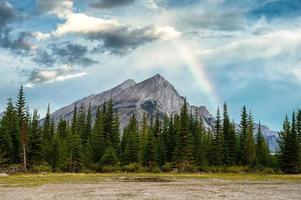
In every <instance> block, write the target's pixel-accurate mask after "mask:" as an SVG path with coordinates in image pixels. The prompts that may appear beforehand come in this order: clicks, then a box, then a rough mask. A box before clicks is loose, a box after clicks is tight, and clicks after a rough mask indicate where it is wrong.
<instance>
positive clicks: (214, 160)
mask: <svg viewBox="0 0 301 200" xmlns="http://www.w3.org/2000/svg"><path fill="white" fill-rule="evenodd" d="M223 147H224V136H223V132H222V124H221V116H220V111H219V108H217V112H216V119H215V122H214V128H213V141H212V156H211V164H213V165H222V164H223Z"/></svg>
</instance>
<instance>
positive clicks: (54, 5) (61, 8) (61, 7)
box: [37, 0, 73, 18]
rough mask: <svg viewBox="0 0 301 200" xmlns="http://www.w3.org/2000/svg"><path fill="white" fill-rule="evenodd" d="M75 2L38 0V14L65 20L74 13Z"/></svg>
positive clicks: (67, 0)
mask: <svg viewBox="0 0 301 200" xmlns="http://www.w3.org/2000/svg"><path fill="white" fill-rule="evenodd" d="M72 7H73V0H51V1H47V0H46V1H45V0H38V1H37V12H38V13H45V14H50V15H56V16H58V17H59V18H64V17H66V16H67V15H69V14H71V13H72Z"/></svg>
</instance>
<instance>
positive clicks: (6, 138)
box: [0, 99, 21, 163]
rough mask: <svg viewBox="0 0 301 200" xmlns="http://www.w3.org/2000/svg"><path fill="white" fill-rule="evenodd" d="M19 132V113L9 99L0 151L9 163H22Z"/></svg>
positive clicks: (2, 127)
mask: <svg viewBox="0 0 301 200" xmlns="http://www.w3.org/2000/svg"><path fill="white" fill-rule="evenodd" d="M19 131H20V129H19V122H18V117H17V113H16V111H15V108H14V106H13V103H12V99H8V102H7V107H6V110H5V112H4V115H3V117H2V121H1V129H0V134H1V135H0V146H1V147H0V149H1V152H2V154H3V157H4V158H6V159H7V161H8V162H9V163H18V162H19V161H20V152H21V142H20V132H19Z"/></svg>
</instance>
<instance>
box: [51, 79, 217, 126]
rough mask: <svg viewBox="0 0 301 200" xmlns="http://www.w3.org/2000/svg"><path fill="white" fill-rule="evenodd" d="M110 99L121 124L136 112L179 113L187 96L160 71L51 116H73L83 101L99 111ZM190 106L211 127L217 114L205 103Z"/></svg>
mask: <svg viewBox="0 0 301 200" xmlns="http://www.w3.org/2000/svg"><path fill="white" fill-rule="evenodd" d="M110 99H112V100H113V107H114V109H116V110H118V113H119V115H120V127H121V128H123V127H124V126H125V125H126V124H127V122H128V120H129V118H130V116H132V115H133V114H135V115H136V118H137V120H138V121H140V120H142V117H143V114H144V113H147V115H148V117H151V116H154V115H155V114H156V113H157V112H159V114H160V115H161V116H163V115H164V114H167V115H168V116H171V115H173V114H175V113H178V112H179V110H180V108H181V107H182V105H183V103H184V97H182V96H180V95H179V93H178V92H177V91H176V89H175V88H174V86H173V85H172V84H170V83H169V82H168V81H167V80H166V79H165V78H164V77H162V76H161V75H160V74H156V75H155V76H153V77H151V78H149V79H147V80H145V81H142V82H140V83H136V82H135V81H134V80H132V79H129V80H127V81H125V82H123V83H122V84H120V85H118V86H116V87H114V88H112V89H110V90H107V91H105V92H102V93H100V94H93V95H91V96H88V97H85V98H83V99H81V100H78V101H76V102H74V103H72V104H71V105H68V106H65V107H63V108H61V109H60V110H58V111H55V112H54V113H53V114H51V117H52V118H53V120H54V121H55V122H58V121H59V120H60V118H63V119H66V120H71V119H72V115H73V110H74V106H75V105H77V106H80V105H83V106H84V107H86V108H87V107H88V106H89V105H91V106H92V112H93V114H94V115H95V114H96V109H97V107H98V106H102V105H103V104H104V102H106V101H109V100H110ZM189 109H191V110H192V111H193V112H198V114H199V115H200V117H201V118H202V119H203V121H204V124H205V126H206V127H211V125H212V122H213V119H214V118H213V116H212V115H211V114H210V113H209V111H208V110H207V109H206V107H205V106H201V107H196V106H189Z"/></svg>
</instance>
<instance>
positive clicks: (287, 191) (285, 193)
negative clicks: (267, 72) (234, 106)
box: [0, 179, 301, 200]
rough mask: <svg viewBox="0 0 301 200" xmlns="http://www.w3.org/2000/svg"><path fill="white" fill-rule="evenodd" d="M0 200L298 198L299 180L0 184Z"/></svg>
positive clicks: (299, 191) (300, 190)
mask: <svg viewBox="0 0 301 200" xmlns="http://www.w3.org/2000/svg"><path fill="white" fill-rule="evenodd" d="M0 199H1V200H25V199H26V200H29V199H30V200H31V199H32V200H48V199H51V200H52V199H63V200H65V199H67V200H94V199H104V200H117V199H118V200H119V199H120V200H121V199H132V200H144V199H171V200H184V199H185V200H186V199H187V200H200V199H244V200H245V199H250V200H253V199H264V200H268V199H273V200H275V199H283V200H288V199H298V200H300V199H301V183H300V182H298V183H297V182H288V181H280V180H279V181H278V180H273V181H246V180H240V181H233V180H231V181H230V180H222V179H173V180H170V181H162V182H161V181H160V182H155V181H150V182H149V181H147V182H143V181H142V182H141V181H129V180H113V179H112V180H110V179H108V180H105V181H102V182H98V183H93V184H48V185H43V186H39V187H32V188H20V187H18V188H14V187H0Z"/></svg>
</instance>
